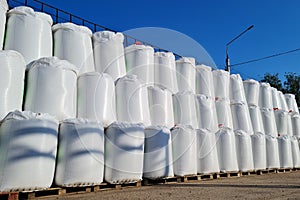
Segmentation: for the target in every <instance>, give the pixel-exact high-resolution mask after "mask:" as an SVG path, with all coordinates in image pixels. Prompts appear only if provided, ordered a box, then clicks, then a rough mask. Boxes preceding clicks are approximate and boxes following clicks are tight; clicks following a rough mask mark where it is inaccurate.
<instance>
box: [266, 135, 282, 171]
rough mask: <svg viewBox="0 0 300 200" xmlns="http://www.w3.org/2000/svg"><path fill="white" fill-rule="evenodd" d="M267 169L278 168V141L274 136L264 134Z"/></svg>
mask: <svg viewBox="0 0 300 200" xmlns="http://www.w3.org/2000/svg"><path fill="white" fill-rule="evenodd" d="M265 137H266V152H267V169H278V168H280V161H279V151H278V141H277V138H276V137H273V136H271V135H266V136H265Z"/></svg>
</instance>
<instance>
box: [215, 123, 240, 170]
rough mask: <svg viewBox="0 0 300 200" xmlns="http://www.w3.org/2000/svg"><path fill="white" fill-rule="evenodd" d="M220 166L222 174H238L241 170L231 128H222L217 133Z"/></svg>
mask: <svg viewBox="0 0 300 200" xmlns="http://www.w3.org/2000/svg"><path fill="white" fill-rule="evenodd" d="M216 140H217V149H218V158H219V166H220V171H221V172H232V171H234V172H236V171H238V170H239V167H238V161H237V154H236V145H235V136H234V133H233V131H232V129H230V128H226V127H223V128H220V130H219V131H218V132H217V133H216Z"/></svg>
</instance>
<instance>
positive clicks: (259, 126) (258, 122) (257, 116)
mask: <svg viewBox="0 0 300 200" xmlns="http://www.w3.org/2000/svg"><path fill="white" fill-rule="evenodd" d="M248 108H249V113H250V118H251V123H252V128H253V133H263V134H264V133H265V130H264V124H263V121H262V117H261V112H260V108H259V107H258V106H255V105H249V107H248Z"/></svg>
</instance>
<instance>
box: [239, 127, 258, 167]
mask: <svg viewBox="0 0 300 200" xmlns="http://www.w3.org/2000/svg"><path fill="white" fill-rule="evenodd" d="M234 133H235V144H236V154H237V161H238V167H239V171H252V170H253V169H254V164H253V154H252V153H253V152H252V143H251V135H249V133H247V132H245V131H243V130H236V131H234Z"/></svg>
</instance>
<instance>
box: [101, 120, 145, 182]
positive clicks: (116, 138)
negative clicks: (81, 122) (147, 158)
mask: <svg viewBox="0 0 300 200" xmlns="http://www.w3.org/2000/svg"><path fill="white" fill-rule="evenodd" d="M105 135H106V137H105V156H104V158H105V170H104V171H105V173H104V176H105V181H107V182H108V183H112V184H116V183H119V184H120V183H130V182H136V181H140V180H142V175H143V160H144V138H145V137H144V126H143V125H142V124H131V123H113V124H111V125H110V126H109V127H108V128H107V129H106V133H105Z"/></svg>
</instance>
